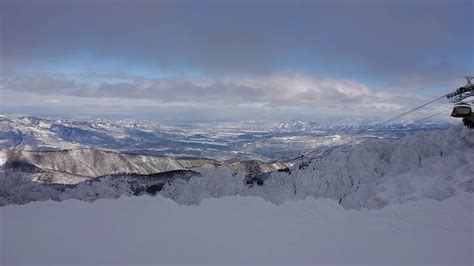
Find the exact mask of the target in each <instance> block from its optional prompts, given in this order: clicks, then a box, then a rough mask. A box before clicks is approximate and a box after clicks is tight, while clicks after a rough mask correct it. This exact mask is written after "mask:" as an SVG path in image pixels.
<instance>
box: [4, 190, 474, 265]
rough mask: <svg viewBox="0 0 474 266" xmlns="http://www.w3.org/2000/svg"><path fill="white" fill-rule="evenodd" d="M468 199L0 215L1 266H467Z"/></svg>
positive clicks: (147, 203) (77, 207)
mask: <svg viewBox="0 0 474 266" xmlns="http://www.w3.org/2000/svg"><path fill="white" fill-rule="evenodd" d="M473 205H474V195H472V194H467V193H466V194H463V195H459V196H455V197H451V198H449V199H447V200H444V201H434V200H420V201H417V202H409V203H405V204H401V205H398V204H393V205H390V206H387V207H385V208H382V209H380V210H367V209H362V210H345V209H344V208H342V206H340V205H339V204H338V203H337V202H336V201H333V200H329V199H312V198H307V199H304V200H296V201H292V200H289V201H285V202H284V203H283V204H281V205H275V204H273V203H270V202H267V201H264V200H263V199H261V198H257V197H238V196H236V197H225V198H220V199H206V200H203V201H202V202H201V204H200V205H197V206H182V205H178V204H177V203H175V202H174V201H172V200H170V199H167V198H163V197H161V196H157V197H148V196H142V197H133V198H125V197H124V198H120V199H117V200H104V199H102V200H98V201H96V202H94V203H92V204H90V203H86V202H81V201H77V200H67V201H65V202H61V203H58V202H51V201H48V202H35V203H31V204H28V205H23V206H6V207H3V208H1V209H0V215H1V216H0V217H1V219H0V221H1V223H2V225H1V228H2V230H1V232H0V233H1V261H0V262H1V263H0V264H1V265H66V264H68V265H98V264H113V265H116V264H121V265H144V264H147V265H150V264H153V265H157V264H170V263H171V264H174V263H178V264H219V265H222V264H232V265H239V264H249V263H251V264H284V265H295V264H313V265H314V264H317V265H472V264H473V261H474V260H473V252H472V251H473V250H474V249H473V232H474V225H473V217H474V206H473Z"/></svg>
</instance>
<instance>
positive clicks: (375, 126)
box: [365, 94, 447, 131]
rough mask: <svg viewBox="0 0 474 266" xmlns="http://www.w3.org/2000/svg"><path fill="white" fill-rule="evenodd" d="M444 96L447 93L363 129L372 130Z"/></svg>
mask: <svg viewBox="0 0 474 266" xmlns="http://www.w3.org/2000/svg"><path fill="white" fill-rule="evenodd" d="M446 96H447V94H444V95H443V96H440V97H438V98H436V99H433V100H431V101H429V102H427V103H425V104H422V105H420V106H417V107H415V108H413V109H411V110H408V111H406V112H403V113H401V114H399V115H396V116H394V117H392V118H389V119H387V120H384V121H382V122H380V123H378V124H376V125H374V126H371V127H369V128H367V129H366V130H365V131H369V130H372V129H374V128H377V127H379V126H381V125H383V124H386V123H389V122H392V121H394V120H396V119H398V118H400V117H403V116H405V115H407V114H409V113H412V112H414V111H416V110H419V109H421V108H423V107H425V106H427V105H430V104H432V103H434V102H436V101H439V100H441V99H443V98H445V97H446Z"/></svg>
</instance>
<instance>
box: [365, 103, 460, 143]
mask: <svg viewBox="0 0 474 266" xmlns="http://www.w3.org/2000/svg"><path fill="white" fill-rule="evenodd" d="M447 111H451V108H448V109H445V110H443V111H441V112H438V113H435V114H432V115H429V116H427V117H424V118H421V119H418V120H416V121H414V122H413V124H416V123H419V122H422V121H425V120H428V119H430V118H432V117H435V116H437V115H440V114H442V113H445V112H447ZM399 130H400V129H394V130H390V131H387V132H385V133H383V134H380V135H378V136H377V137H382V136H385V135H388V134H390V133H393V132H396V131H399ZM369 140H373V139H365V140H363V141H361V142H360V143H365V142H366V141H369Z"/></svg>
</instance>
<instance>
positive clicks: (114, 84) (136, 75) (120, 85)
mask: <svg viewBox="0 0 474 266" xmlns="http://www.w3.org/2000/svg"><path fill="white" fill-rule="evenodd" d="M473 6H474V2H473V1H472V0H471V1H457V0H449V1H448V0H445V1H436V0H434V1H424V0H415V1H405V0H399V1H372V0H356V1H343V0H336V1H317V0H315V1H282V0H275V1H269V0H265V1H264V0H258V1H247V0H239V1H235V0H229V1H199V0H198V1H111V0H104V1H92V0H82V1H42V0H38V1H31V0H20V1H11V0H0V97H1V98H0V108H1V109H0V113H21V114H29V115H38V116H69V117H75V116H91V117H115V118H142V119H151V120H170V121H171V120H180V121H204V120H205V121H207V120H211V121H212V120H229V121H231V120H289V119H298V120H310V121H319V120H327V119H331V120H332V119H337V120H343V119H373V120H377V119H383V118H386V117H390V116H392V115H393V114H395V113H397V112H403V111H406V110H407V108H410V107H414V106H417V105H419V104H422V103H424V102H426V101H429V100H430V99H433V98H435V97H437V96H439V95H442V94H445V93H447V92H450V91H451V90H453V89H455V88H458V87H459V86H463V85H464V84H465V80H464V79H463V77H464V76H465V75H473V74H474V64H473V62H474V54H473V48H474V47H473V46H474V32H473V27H474V26H473V25H474V21H473V18H472V13H473V10H474V9H473ZM446 107H449V104H448V103H447V102H446V101H444V102H440V103H437V105H434V106H432V107H431V108H429V109H426V110H425V111H424V112H421V113H420V114H419V115H421V116H422V115H426V114H429V113H430V112H434V111H435V110H442V109H443V108H446Z"/></svg>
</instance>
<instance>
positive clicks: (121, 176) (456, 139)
mask: <svg viewBox="0 0 474 266" xmlns="http://www.w3.org/2000/svg"><path fill="white" fill-rule="evenodd" d="M1 122H2V123H1V125H2V134H3V135H2V137H3V140H2V143H3V145H4V149H2V150H1V151H0V165H1V166H0V175H2V176H3V177H2V178H1V179H0V182H1V186H0V204H2V205H5V204H21V203H27V202H30V201H35V200H47V199H53V200H64V199H68V198H77V199H81V200H86V201H93V200H96V199H99V198H116V197H119V196H122V195H141V194H157V193H159V194H161V195H162V196H165V197H169V198H171V199H173V200H175V201H176V202H178V203H180V204H186V205H189V204H198V203H200V202H201V200H202V199H205V198H213V197H222V196H232V195H241V196H258V197H262V198H264V199H266V200H269V201H271V202H274V203H277V204H280V203H282V202H284V201H286V200H290V199H302V198H305V197H314V198H330V199H333V200H336V201H337V202H339V203H340V204H341V205H342V206H343V207H345V208H356V209H359V208H364V207H365V208H381V207H384V206H386V205H389V204H394V203H397V204H399V203H404V202H407V201H413V200H419V199H425V198H429V199H436V200H444V199H446V198H449V197H451V196H454V195H457V194H462V193H472V192H474V133H473V131H472V130H468V129H465V128H463V127H461V126H453V127H449V128H447V129H446V125H436V124H430V125H425V126H424V127H423V126H420V125H416V126H412V125H411V126H408V128H409V130H398V131H395V136H398V137H399V138H393V135H387V136H389V137H388V138H374V139H370V138H367V137H369V136H368V135H367V134H366V133H361V128H360V127H355V126H350V127H346V128H345V130H342V129H341V128H340V127H337V130H336V129H334V128H333V129H330V127H324V126H321V125H319V126H316V125H313V126H314V127H317V128H318V130H319V131H318V130H316V129H313V130H314V132H313V131H312V130H308V128H307V127H306V125H311V123H308V124H304V123H300V122H297V123H296V122H295V123H294V126H295V127H296V129H293V127H292V126H282V124H279V125H275V124H274V125H273V129H272V130H274V131H269V132H265V131H264V130H265V129H264V128H265V126H264V125H261V124H252V123H250V124H248V125H247V127H246V126H242V127H240V128H239V129H234V130H233V131H231V130H230V128H231V126H230V125H227V126H226V125H223V124H220V125H219V126H215V127H214V128H211V127H210V126H209V127H210V128H208V131H204V126H203V125H201V126H200V127H201V131H199V130H197V129H196V128H197V127H199V126H197V127H193V128H192V129H189V128H188V129H184V128H181V129H178V128H177V127H165V126H162V125H150V124H137V123H132V122H129V121H127V122H121V123H118V122H114V123H112V122H103V121H102V122H100V123H99V122H97V121H96V122H78V121H72V122H71V121H69V122H66V121H52V120H42V119H35V118H31V117H27V118H25V117H23V118H15V119H11V118H4V119H3V120H2V121H1ZM301 125H305V127H304V129H303V128H302V127H301ZM234 126H235V125H234ZM267 126H268V125H267ZM261 127H262V128H261ZM393 127H395V128H396V126H392V128H388V129H387V128H385V129H381V130H380V131H375V132H371V135H373V136H377V135H382V134H385V132H387V130H389V131H392V130H393V129H394V128H393ZM58 128H61V129H62V130H58ZM66 128H67V129H66ZM137 128H138V129H137ZM216 128H220V129H219V130H216ZM249 128H251V129H249ZM146 130H148V131H146ZM213 130H214V131H213ZM267 130H268V128H267ZM278 130H280V131H278ZM138 131H139V132H140V133H137V132H138ZM307 131H309V133H308V134H306V133H304V132H307ZM66 132H69V133H66ZM130 132H134V133H133V134H131V133H130ZM144 132H145V133H146V134H145V133H144ZM232 132H233V133H232ZM236 132H237V133H236ZM298 132H300V133H301V132H303V133H304V134H303V133H301V135H299V137H305V138H308V139H311V136H316V137H315V139H316V140H318V141H322V142H324V139H327V140H330V141H329V142H328V143H324V144H321V143H320V144H318V145H317V146H316V147H315V148H312V149H310V148H308V146H305V147H304V148H303V149H295V151H298V152H299V154H304V156H302V157H301V156H297V157H293V158H290V157H286V159H285V160H282V161H280V162H278V161H272V162H266V161H263V160H258V159H249V158H248V157H246V156H244V157H243V158H242V157H238V156H236V157H235V158H233V159H226V156H223V158H224V159H221V160H217V159H210V158H203V157H192V158H191V157H169V156H156V154H153V153H152V152H150V151H151V149H146V150H143V149H137V150H133V151H131V150H127V149H125V148H123V147H126V146H127V143H128V146H130V147H142V146H140V145H145V144H146V143H148V145H151V146H153V149H155V151H156V150H158V149H160V148H161V147H167V146H166V145H165V144H166V143H168V144H169V143H180V145H181V146H176V147H180V149H182V150H184V149H186V148H189V146H186V145H197V144H196V143H193V142H186V144H183V143H185V142H184V141H183V139H186V138H187V140H190V138H189V136H192V138H191V139H193V140H196V139H198V138H201V140H200V141H199V145H202V146H200V147H201V148H202V149H201V150H200V152H203V151H205V150H208V149H211V150H212V149H214V148H210V147H215V146H219V145H220V146H222V147H225V148H224V149H222V150H219V151H218V152H216V153H214V155H216V156H217V154H223V153H222V152H223V151H224V154H225V151H230V150H232V151H233V152H234V154H237V153H239V152H238V151H235V150H234V149H236V148H237V147H245V146H246V145H251V144H253V145H257V144H262V142H261V141H260V138H261V139H265V138H267V137H269V138H270V139H272V138H273V139H275V138H278V136H281V135H282V134H290V135H291V136H293V137H295V134H297V133H298ZM351 132H352V133H351ZM142 134H144V135H142ZM165 135H166V138H164V137H163V138H162V139H166V141H164V142H163V143H165V144H163V146H160V145H161V144H159V142H156V143H154V144H150V143H152V141H154V138H157V136H165ZM260 135H262V136H260ZM263 135H265V136H266V137H263ZM335 135H338V136H339V137H338V138H337V139H334V138H335ZM404 135H406V136H405V137H402V136H404ZM15 136H16V137H15ZM18 136H21V137H20V138H19V137H18ZM106 136H107V137H106ZM132 136H134V137H132ZM197 136H199V137H197ZM212 136H214V137H212ZM215 136H219V137H215ZM224 136H225V137H224ZM248 136H250V137H248ZM361 136H362V137H365V138H364V139H363V140H364V141H363V142H362V143H359V142H357V141H355V142H350V140H352V139H354V138H355V137H357V138H360V137H361ZM247 137H248V138H249V139H252V141H250V140H245V141H241V142H239V141H237V140H242V139H245V138H247ZM15 139H17V141H15ZM19 139H21V141H18V140H19ZM106 139H108V140H109V142H107V141H105V140H106ZM341 139H342V141H341ZM94 141H97V142H96V143H95V142H94ZM104 141H105V142H104ZM134 141H135V142H134ZM146 141H149V142H146ZM348 142H349V143H350V145H349V144H344V143H348ZM189 143H191V144H189ZM215 143H219V144H217V145H216V144H215ZM236 143H240V144H236ZM330 143H333V144H339V145H332V146H331V145H330ZM341 143H342V144H341ZM357 143H359V144H357ZM105 144H107V145H105ZM8 145H10V146H8ZM68 145H69V146H68ZM104 145H105V146H107V148H106V149H105V146H104ZM209 145H211V146H209ZM239 145H241V146H239ZM273 145H274V146H273V147H274V150H275V153H277V152H278V150H279V149H278V148H276V147H278V145H279V144H273ZM143 147H146V146H143ZM194 147H196V146H194ZM226 149H227V150H226ZM254 151H255V150H254ZM245 152H246V151H242V153H245ZM247 154H253V155H254V156H255V157H259V155H258V154H256V153H250V152H248V153H247ZM158 155H159V154H158ZM286 155H288V154H286ZM260 156H261V155H260ZM249 157H251V156H249ZM262 157H263V156H262ZM276 157H277V156H274V158H276ZM259 158H260V157H259Z"/></svg>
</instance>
